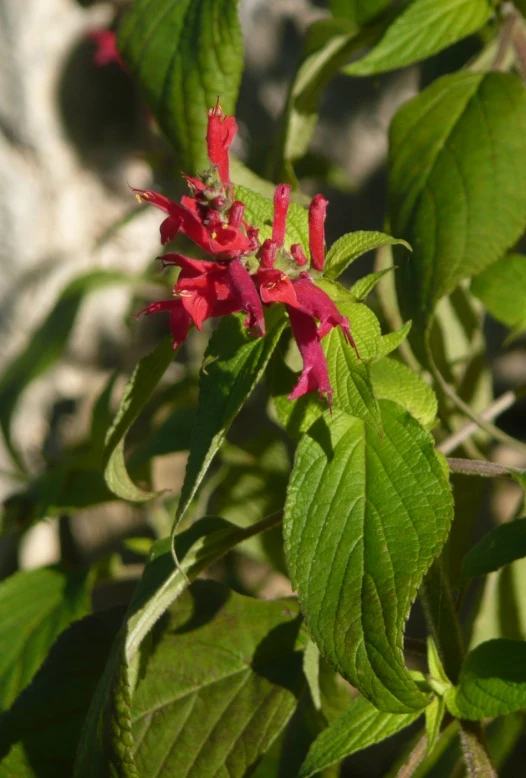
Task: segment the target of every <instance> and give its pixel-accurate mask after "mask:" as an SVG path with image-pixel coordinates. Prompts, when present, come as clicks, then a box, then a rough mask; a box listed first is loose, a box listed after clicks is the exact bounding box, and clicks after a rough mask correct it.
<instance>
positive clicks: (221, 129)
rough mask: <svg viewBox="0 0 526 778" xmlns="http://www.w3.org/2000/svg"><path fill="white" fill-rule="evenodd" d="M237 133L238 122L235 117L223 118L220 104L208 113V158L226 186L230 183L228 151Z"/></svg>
mask: <svg viewBox="0 0 526 778" xmlns="http://www.w3.org/2000/svg"><path fill="white" fill-rule="evenodd" d="M236 132H237V124H236V120H235V119H234V117H233V116H223V111H222V110H221V108H220V106H219V104H217V105H216V106H214V108H212V109H211V110H210V111H209V112H208V129H207V132H206V143H207V147H208V158H209V160H210V162H211V163H212V164H213V165H216V166H217V169H218V172H219V178H220V179H221V181H222V182H223V183H224V184H229V183H230V164H229V159H228V149H229V148H230V145H231V143H232V141H233V140H234V136H235V134H236Z"/></svg>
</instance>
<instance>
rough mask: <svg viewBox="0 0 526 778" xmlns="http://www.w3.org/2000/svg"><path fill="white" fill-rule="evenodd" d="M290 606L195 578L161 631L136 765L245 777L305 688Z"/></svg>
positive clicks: (138, 710)
mask: <svg viewBox="0 0 526 778" xmlns="http://www.w3.org/2000/svg"><path fill="white" fill-rule="evenodd" d="M300 625H301V618H300V617H299V616H298V606H297V602H296V601H295V600H293V599H288V600H278V601H276V602H268V601H267V602H263V601H259V600H254V599H251V598H248V597H243V596H241V595H239V594H236V593H235V592H232V591H230V590H228V589H226V588H225V587H223V586H221V585H219V584H217V583H214V582H212V581H198V582H196V584H194V586H193V587H192V589H191V590H190V591H189V592H187V593H185V594H183V595H182V597H181V598H180V599H179V601H178V604H177V608H176V609H175V608H174V609H173V610H171V611H169V612H168V613H167V615H166V617H165V619H163V621H162V622H160V623H159V624H158V625H157V626H156V627H155V628H154V632H153V641H154V643H155V651H154V652H153V653H152V654H151V655H150V657H149V659H148V662H147V665H146V670H145V674H144V675H143V676H142V677H141V679H140V680H139V682H138V685H137V688H136V691H135V694H134V698H133V706H132V719H133V735H134V740H135V744H136V745H135V759H136V761H137V766H138V768H139V772H140V774H141V775H142V776H144V778H147V777H148V776H154V775H156V774H158V772H159V760H158V759H156V760H152V758H151V756H152V754H154V753H157V754H162V757H161V758H162V759H163V761H162V766H163V770H164V771H165V772H168V773H170V772H173V771H176V772H177V773H181V774H188V773H191V772H193V773H194V774H195V775H202V774H204V771H206V772H210V773H211V774H217V773H221V772H225V773H226V774H228V775H229V776H232V778H236V777H237V778H242V777H243V776H245V775H246V774H247V772H248V771H249V769H250V768H251V767H253V766H254V765H255V764H256V763H257V761H258V758H259V757H260V756H261V755H262V754H263V753H264V752H265V751H266V750H267V748H268V747H269V746H270V745H271V743H272V741H273V740H274V738H275V737H276V736H277V735H278V734H279V732H280V731H281V730H282V729H283V727H284V726H285V725H286V723H287V721H288V720H289V718H290V716H291V715H292V713H293V711H294V709H295V707H296V705H297V700H298V697H299V695H300V693H301V692H302V690H303V687H304V679H303V674H302V660H301V649H302V648H303V646H304V642H305V638H304V636H302V634H301V633H300V631H299V630H300Z"/></svg>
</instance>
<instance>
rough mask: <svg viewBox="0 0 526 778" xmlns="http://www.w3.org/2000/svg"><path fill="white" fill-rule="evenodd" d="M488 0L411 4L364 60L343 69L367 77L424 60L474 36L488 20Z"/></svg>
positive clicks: (433, 0)
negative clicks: (463, 39)
mask: <svg viewBox="0 0 526 778" xmlns="http://www.w3.org/2000/svg"><path fill="white" fill-rule="evenodd" d="M491 11H492V3H491V2H490V0H414V1H413V2H412V3H410V4H409V5H408V6H407V7H406V8H404V9H403V10H402V11H401V13H400V14H399V15H398V16H396V17H395V19H394V20H393V21H392V23H391V24H390V25H389V27H388V28H387V29H386V31H385V33H384V34H383V36H382V37H381V39H380V40H379V41H378V43H377V44H376V45H375V46H374V48H373V49H372V51H370V52H369V53H368V54H367V55H366V56H365V57H362V59H359V60H358V61H357V62H352V63H351V64H350V65H347V66H346V67H345V68H344V73H347V74H348V75H351V76H369V75H373V74H375V73H384V72H385V71H387V70H395V69H397V68H403V67H406V66H407V65H412V64H413V63H414V62H419V61H420V60H422V59H427V57H431V56H432V55H433V54H436V53H437V52H439V51H442V49H445V48H447V47H448V46H451V45H452V44H453V43H456V42H457V41H459V40H462V38H465V37H466V36H468V35H472V34H473V33H475V32H477V30H479V29H480V28H481V27H482V26H483V25H484V24H485V23H486V22H487V21H488V19H489V17H490V14H491Z"/></svg>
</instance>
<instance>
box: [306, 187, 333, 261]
mask: <svg viewBox="0 0 526 778" xmlns="http://www.w3.org/2000/svg"><path fill="white" fill-rule="evenodd" d="M328 204H329V201H328V200H326V199H325V197H323V195H320V194H317V195H315V196H314V197H313V198H312V200H311V204H310V206H309V251H310V258H311V263H312V267H313V268H314V269H315V270H323V266H324V264H325V216H326V214H327V205H328Z"/></svg>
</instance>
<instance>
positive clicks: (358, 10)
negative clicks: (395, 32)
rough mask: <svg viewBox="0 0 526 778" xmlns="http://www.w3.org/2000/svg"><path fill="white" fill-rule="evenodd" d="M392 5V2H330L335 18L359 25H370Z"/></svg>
mask: <svg viewBox="0 0 526 778" xmlns="http://www.w3.org/2000/svg"><path fill="white" fill-rule="evenodd" d="M390 4H391V0H329V7H330V9H331V12H332V14H333V15H334V16H336V17H338V18H341V19H348V20H349V21H350V22H355V23H356V24H359V25H364V24H369V22H372V21H373V20H374V19H375V17H377V16H379V14H380V13H381V12H382V11H383V10H384V9H385V8H387V7H388V6H389V5H390Z"/></svg>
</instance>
